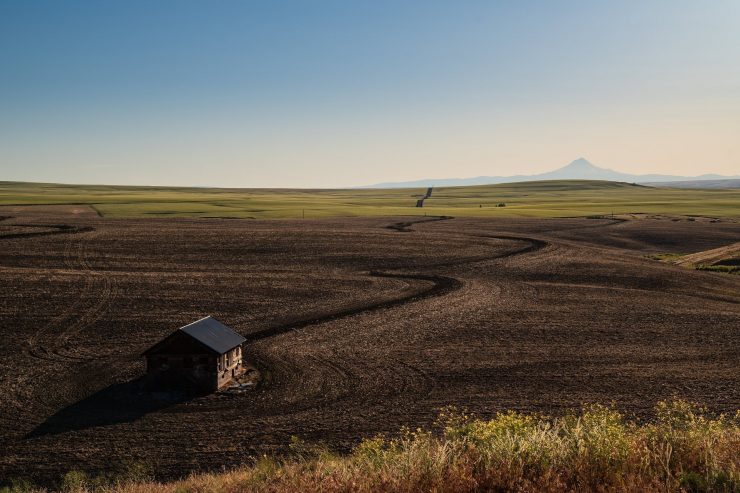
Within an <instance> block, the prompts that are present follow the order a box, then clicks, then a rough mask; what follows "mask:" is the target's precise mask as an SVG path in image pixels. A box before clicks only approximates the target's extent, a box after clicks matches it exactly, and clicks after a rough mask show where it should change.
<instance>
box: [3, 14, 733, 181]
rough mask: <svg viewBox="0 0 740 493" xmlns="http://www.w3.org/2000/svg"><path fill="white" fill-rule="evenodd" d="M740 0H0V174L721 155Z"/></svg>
mask: <svg viewBox="0 0 740 493" xmlns="http://www.w3.org/2000/svg"><path fill="white" fill-rule="evenodd" d="M738 26H740V2H738V1H736V0H726V1H709V2H688V1H682V0H678V1H655V0H653V1H649V0H648V1H625V2H596V1H590V2H587V1H562V2H544V1H543V2H537V1H517V2H514V1H500V2H496V1H465V0H462V1H455V2H451V1H447V2H438V1H429V0H426V1H416V0H413V1H411V0H410V1H405V2H401V1H398V0H396V1H386V0H374V1H371V2H370V1H367V2H366V1H363V2H360V1H350V0H345V1H322V0H316V1H305V0H304V1H297V0H296V1H280V0H273V1H246V0H245V1H239V2H237V1H218V2H205V1H201V2H194V1H185V0H180V1H156V2H152V1H146V2H145V1H128V0H127V1H125V2H120V1H116V2H114V1H103V0H99V1H94V2H93V1H91V2H86V1H68V2H58V1H46V2H41V1H34V0H24V1H20V0H19V1H12V2H11V1H7V0H0V67H2V70H0V180H29V181H53V182H66V183H121V184H153V185H166V184H169V185H203V186H211V185H212V186H241V187H253V186H254V187H258V186H286V187H293V186H300V187H315V186H322V187H336V186H348V185H361V184H368V183H374V182H380V181H394V180H407V179H417V178H442V177H466V176H477V175H509V174H519V173H536V172H542V171H547V170H550V169H553V168H555V167H558V166H562V165H565V164H567V163H568V162H569V161H570V160H572V159H575V158H576V157H579V156H585V157H586V158H588V159H590V160H591V161H592V162H594V163H595V164H598V165H602V166H607V167H612V168H616V169H619V170H621V171H625V172H635V173H640V172H644V173H648V172H650V173H669V174H684V175H698V174H702V173H709V172H716V173H723V174H737V173H740V143H738V142H739V141H740V139H738V135H740V63H738V60H740V29H738Z"/></svg>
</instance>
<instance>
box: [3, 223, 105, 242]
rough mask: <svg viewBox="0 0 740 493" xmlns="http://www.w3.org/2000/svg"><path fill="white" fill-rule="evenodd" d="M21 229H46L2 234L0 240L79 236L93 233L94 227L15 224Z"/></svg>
mask: <svg viewBox="0 0 740 493" xmlns="http://www.w3.org/2000/svg"><path fill="white" fill-rule="evenodd" d="M6 219H7V218H6ZM13 226H16V227H19V228H35V229H44V231H28V232H21V233H5V234H0V240H10V239H14V238H35V237H39V236H52V235H63V234H68V235H69V234H78V233H87V232H89V231H93V230H94V229H95V228H93V227H92V226H70V225H69V224H13Z"/></svg>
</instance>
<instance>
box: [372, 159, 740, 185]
mask: <svg viewBox="0 0 740 493" xmlns="http://www.w3.org/2000/svg"><path fill="white" fill-rule="evenodd" d="M724 179H740V176H721V175H711V174H709V175H701V176H696V177H686V176H674V175H632V174H629V173H621V172H619V171H614V170H611V169H607V168H600V167H598V166H594V165H593V164H591V163H590V162H588V161H587V160H586V159H584V158H579V159H576V160H575V161H573V162H572V163H570V164H568V165H567V166H563V167H562V168H559V169H556V170H555V171H549V172H547V173H540V174H536V175H514V176H476V177H474V178H442V179H429V180H416V181H405V182H388V183H378V184H375V185H370V186H367V187H362V188H412V187H457V186H465V185H492V184H497V183H513V182H518V181H540V180H607V181H621V182H627V183H663V182H681V181H687V180H691V181H698V180H701V181H705V180H711V181H716V180H724Z"/></svg>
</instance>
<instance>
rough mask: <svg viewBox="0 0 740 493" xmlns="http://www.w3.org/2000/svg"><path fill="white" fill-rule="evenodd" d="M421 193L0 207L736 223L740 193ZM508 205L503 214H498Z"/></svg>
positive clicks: (574, 189) (604, 189) (570, 186)
mask: <svg viewBox="0 0 740 493" xmlns="http://www.w3.org/2000/svg"><path fill="white" fill-rule="evenodd" d="M425 190H426V189H421V188H419V189H384V190H373V189H344V190H308V189H227V188H181V187H130V186H103V185H58V184H42V183H19V182H0V205H31V204H89V205H91V206H93V207H94V208H95V209H96V210H97V211H98V212H99V213H100V214H101V215H103V216H109V217H157V216H159V217H234V218H255V219H273V218H300V217H304V216H305V217H306V218H319V217H331V216H380V215H383V216H396V215H422V216H423V215H450V216H483V217H512V216H514V217H574V216H597V215H605V214H612V213H614V214H627V213H651V214H676V215H685V216H709V217H738V216H740V190H678V189H666V188H651V187H644V186H638V185H632V184H627V183H615V182H605V181H585V180H583V181H582V180H569V181H539V182H521V183H509V184H502V185H485V186H471V187H446V188H435V189H434V192H433V194H432V197H431V198H429V199H427V200H426V202H425V205H424V207H423V208H421V209H420V208H416V207H415V204H416V199H417V198H418V197H420V196H421V195H422V194H423V193H424V192H425ZM499 203H505V204H506V206H505V207H496V205H497V204H499Z"/></svg>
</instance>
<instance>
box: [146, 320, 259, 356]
mask: <svg viewBox="0 0 740 493" xmlns="http://www.w3.org/2000/svg"><path fill="white" fill-rule="evenodd" d="M178 332H183V333H185V334H187V335H189V336H190V337H192V338H193V339H195V340H196V341H198V342H200V343H201V344H203V345H204V346H206V347H207V348H209V349H211V350H212V351H214V352H216V353H218V354H224V353H226V352H228V351H230V350H231V349H234V348H235V347H236V346H238V345H240V344H242V343H243V342H244V341H246V339H245V338H244V337H242V336H240V335H239V334H237V333H236V332H234V331H233V330H232V329H230V328H229V327H227V326H225V325H224V324H222V323H221V322H219V321H218V320H216V319H215V318H213V317H211V316H210V315H209V316H207V317H205V318H201V319H200V320H196V321H195V322H193V323H190V324H188V325H185V326H184V327H180V328H179V329H177V330H176V331H175V332H174V333H172V334H170V335H169V336H168V337H166V338H165V339H164V340H168V339H169V338H170V337H172V336H173V335H176V334H177V333H178ZM164 340H163V341H160V342H159V343H157V344H155V345H154V346H152V347H151V348H150V349H148V350H147V351H146V352H145V353H144V354H147V353H149V352H151V351H152V350H153V349H155V348H156V347H158V346H159V345H160V344H162V342H164Z"/></svg>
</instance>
